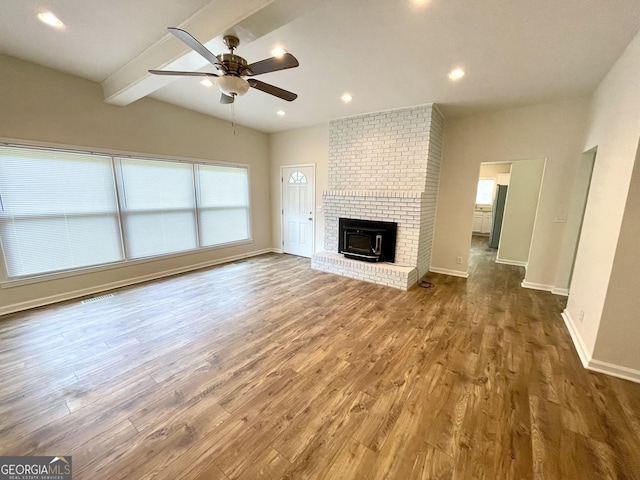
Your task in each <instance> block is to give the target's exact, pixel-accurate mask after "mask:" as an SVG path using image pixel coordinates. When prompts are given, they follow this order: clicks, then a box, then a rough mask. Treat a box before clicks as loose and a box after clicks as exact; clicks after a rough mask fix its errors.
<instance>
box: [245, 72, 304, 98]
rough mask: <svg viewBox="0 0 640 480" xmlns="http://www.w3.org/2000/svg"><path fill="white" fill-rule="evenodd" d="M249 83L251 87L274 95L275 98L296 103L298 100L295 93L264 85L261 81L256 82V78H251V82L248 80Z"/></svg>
mask: <svg viewBox="0 0 640 480" xmlns="http://www.w3.org/2000/svg"><path fill="white" fill-rule="evenodd" d="M247 81H248V82H249V85H251V86H252V87H253V88H256V89H258V90H260V91H262V92H265V93H268V94H270V95H273V96H275V97H279V98H281V99H283V100H286V101H287V102H292V101H294V100H295V99H296V98H298V95H296V94H295V93H293V92H289V91H287V90H284V89H282V88H279V87H276V86H274V85H270V84H268V83H264V82H261V81H260V80H256V79H255V78H250V79H249V80H247Z"/></svg>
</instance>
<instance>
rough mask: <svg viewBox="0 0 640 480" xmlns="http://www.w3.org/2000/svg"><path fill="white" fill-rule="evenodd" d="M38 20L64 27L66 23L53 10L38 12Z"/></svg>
mask: <svg viewBox="0 0 640 480" xmlns="http://www.w3.org/2000/svg"><path fill="white" fill-rule="evenodd" d="M38 20H40V21H41V22H42V23H46V24H47V25H49V26H51V27H55V28H64V23H62V20H60V19H59V18H58V17H56V16H55V15H54V14H53V13H51V12H40V13H38Z"/></svg>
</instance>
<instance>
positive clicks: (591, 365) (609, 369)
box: [561, 308, 640, 383]
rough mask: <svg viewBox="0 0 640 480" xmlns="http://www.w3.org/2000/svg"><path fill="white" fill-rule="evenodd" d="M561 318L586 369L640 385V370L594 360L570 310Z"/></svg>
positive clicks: (565, 311) (563, 313)
mask: <svg viewBox="0 0 640 480" xmlns="http://www.w3.org/2000/svg"><path fill="white" fill-rule="evenodd" d="M561 316H562V319H563V320H564V324H565V325H566V326H567V329H568V330H569V335H571V339H572V340H573V345H574V347H575V348H576V351H577V352H578V356H579V357H580V361H581V362H582V366H583V367H584V368H586V369H587V370H591V371H593V372H598V373H604V374H605V375H611V376H612V377H618V378H622V379H624V380H629V381H630V382H634V383H640V370H636V369H633V368H628V367H623V366H622V365H616V364H614V363H609V362H603V361H601V360H594V359H593V357H592V356H591V353H589V351H588V350H587V347H586V345H585V344H584V342H583V341H582V337H581V336H580V334H579V333H578V330H577V329H576V327H575V322H574V321H573V318H572V317H571V314H570V313H569V310H567V309H566V308H565V310H564V311H563V312H562V314H561Z"/></svg>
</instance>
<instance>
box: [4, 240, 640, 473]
mask: <svg viewBox="0 0 640 480" xmlns="http://www.w3.org/2000/svg"><path fill="white" fill-rule="evenodd" d="M494 260H495V251H489V250H488V249H487V248H486V238H481V237H480V238H475V239H474V241H473V250H472V258H471V266H470V277H469V278H468V279H463V278H456V277H449V276H445V275H437V274H428V275H427V277H426V279H428V280H429V281H431V282H433V283H435V285H436V286H435V288H432V289H425V288H417V287H416V288H413V289H411V290H409V291H407V292H402V291H399V290H395V289H392V288H388V287H384V286H378V285H373V284H368V283H363V282H360V281H357V280H352V279H348V278H343V277H339V276H335V275H331V274H326V273H322V272H318V271H314V270H311V268H310V267H309V260H308V259H305V258H300V257H294V256H289V255H277V254H268V255H263V256H260V257H255V258H252V259H248V260H244V261H238V262H234V263H230V264H226V265H221V266H218V267H215V268H211V269H207V270H201V271H197V272H193V273H189V274H185V275H181V276H177V277H172V278H167V279H164V280H160V281H155V282H150V283H147V284H143V285H138V286H134V287H130V288H124V289H119V290H116V291H114V292H111V293H113V294H114V296H113V297H112V298H107V299H104V300H101V301H96V302H92V303H87V304H82V303H80V301H72V302H67V303H63V304H58V305H54V306H49V307H44V308H40V309H35V310H32V311H28V312H22V313H17V314H13V315H8V316H5V317H3V318H0V382H1V386H0V455H58V456H61V455H71V456H72V461H73V473H74V475H73V478H74V480H81V479H92V480H95V479H99V480H102V479H130V480H131V479H136V480H137V479H148V478H158V479H171V480H176V479H203V480H204V479H207V480H210V479H211V480H216V479H222V480H230V479H248V480H252V479H261V478H267V479H290V480H297V479H305V478H309V479H332V480H333V479H338V480H348V479H366V480H375V479H394V480H395V479H397V480H411V479H463V480H466V479H476V478H477V479H492V480H493V479H552V480H555V479H579V480H587V479H598V480H602V479H638V478H640V384H634V383H631V382H628V381H624V380H621V379H617V378H613V377H608V376H605V375H601V374H597V373H592V372H589V371H587V370H585V369H584V368H583V367H582V365H581V363H580V361H579V359H578V356H577V354H576V351H575V349H574V347H573V344H572V342H571V339H570V336H569V334H568V332H567V329H566V327H565V325H564V323H563V321H562V319H561V317H560V313H561V311H562V309H563V304H564V299H563V298H562V297H558V296H554V295H552V294H550V293H547V292H540V291H534V290H528V289H524V288H522V287H521V286H520V282H521V281H522V277H523V269H522V268H520V267H513V266H508V265H500V264H496V263H495V262H494Z"/></svg>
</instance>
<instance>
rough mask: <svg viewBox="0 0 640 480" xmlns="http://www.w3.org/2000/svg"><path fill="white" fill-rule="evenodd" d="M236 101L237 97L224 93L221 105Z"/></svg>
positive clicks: (221, 97)
mask: <svg viewBox="0 0 640 480" xmlns="http://www.w3.org/2000/svg"><path fill="white" fill-rule="evenodd" d="M234 99H235V97H233V96H231V95H227V94H226V93H223V94H222V95H221V96H220V103H222V104H223V105H224V104H227V103H233V100H234Z"/></svg>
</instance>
